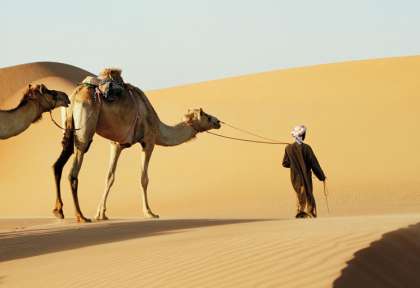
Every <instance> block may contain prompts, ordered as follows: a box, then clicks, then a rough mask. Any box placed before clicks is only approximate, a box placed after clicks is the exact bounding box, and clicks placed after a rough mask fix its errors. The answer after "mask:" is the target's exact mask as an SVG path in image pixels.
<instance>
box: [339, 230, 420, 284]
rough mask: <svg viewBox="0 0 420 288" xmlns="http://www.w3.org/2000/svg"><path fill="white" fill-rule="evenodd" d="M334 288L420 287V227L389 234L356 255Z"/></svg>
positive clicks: (342, 272) (348, 263)
mask: <svg viewBox="0 0 420 288" xmlns="http://www.w3.org/2000/svg"><path fill="white" fill-rule="evenodd" d="M333 287H336V288H346V287H352V288H353V287H358V288H361V287H381V288H385V287H398V288H403V287H407V288H408V287H410V288H411V287H412V288H418V287H420V223H418V224H415V225H411V226H409V227H407V228H403V229H399V230H396V231H392V232H389V233H386V234H384V235H383V236H382V238H381V239H379V240H377V241H375V242H372V243H371V244H370V245H369V247H367V248H365V249H362V250H360V251H358V252H356V253H355V254H354V257H353V259H351V260H350V261H349V262H347V267H346V268H344V269H343V270H342V271H341V275H340V277H339V278H337V279H336V280H335V281H334V286H333Z"/></svg>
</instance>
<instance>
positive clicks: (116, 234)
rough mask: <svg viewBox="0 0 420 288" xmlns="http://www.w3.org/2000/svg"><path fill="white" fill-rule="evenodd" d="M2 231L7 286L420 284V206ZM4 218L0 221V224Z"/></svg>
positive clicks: (1, 267) (0, 255)
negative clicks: (398, 211)
mask: <svg viewBox="0 0 420 288" xmlns="http://www.w3.org/2000/svg"><path fill="white" fill-rule="evenodd" d="M44 221H45V222H46V224H43V225H42V224H40V223H39V221H35V222H34V223H32V225H34V226H31V223H28V222H27V223H26V225H27V226H26V228H22V227H19V228H18V229H13V230H9V231H5V230H2V232H1V233H0V244H1V245H0V261H1V262H0V279H1V282H0V285H3V286H4V287H45V284H46V283H48V287H52V286H53V287H419V285H420V278H419V277H418V267H420V257H419V256H420V245H419V239H420V224H419V221H420V214H412V215H381V216H360V217H356V216H353V217H334V218H324V219H317V220H309V221H305V220H289V219H276V220H270V219H267V220H264V219H162V220H159V221H147V220H138V219H131V220H113V221H110V222H106V223H93V224H89V225H78V224H74V223H73V224H72V223H59V222H58V220H57V221H56V220H54V221H53V222H55V223H51V220H44ZM2 225H3V224H2Z"/></svg>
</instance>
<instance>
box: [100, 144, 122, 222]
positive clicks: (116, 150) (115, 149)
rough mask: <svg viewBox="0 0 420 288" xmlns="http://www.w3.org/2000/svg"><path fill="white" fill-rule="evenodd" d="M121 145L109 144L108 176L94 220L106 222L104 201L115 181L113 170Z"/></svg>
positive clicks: (115, 166)
mask: <svg viewBox="0 0 420 288" xmlns="http://www.w3.org/2000/svg"><path fill="white" fill-rule="evenodd" d="M122 149H123V148H122V147H121V145H119V144H118V143H111V153H110V158H109V167H108V176H107V179H106V183H105V191H104V193H103V194H102V199H101V202H99V205H98V210H97V212H96V217H95V219H96V220H108V217H106V215H105V212H106V201H107V198H108V195H109V191H110V190H111V187H112V185H113V184H114V180H115V170H116V168H117V163H118V159H119V157H120V154H121V151H122Z"/></svg>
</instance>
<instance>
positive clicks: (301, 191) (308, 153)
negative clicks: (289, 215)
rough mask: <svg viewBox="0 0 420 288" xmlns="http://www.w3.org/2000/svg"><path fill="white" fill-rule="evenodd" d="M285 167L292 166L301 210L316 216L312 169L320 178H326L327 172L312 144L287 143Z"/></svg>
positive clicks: (294, 186)
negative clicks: (325, 172)
mask: <svg viewBox="0 0 420 288" xmlns="http://www.w3.org/2000/svg"><path fill="white" fill-rule="evenodd" d="M283 167H286V168H290V178H291V180H292V186H293V188H294V190H295V191H296V194H297V196H298V202H299V203H298V210H299V212H305V207H307V208H308V209H307V212H309V213H310V214H311V215H312V216H313V217H316V204H315V198H314V196H313V188H312V171H313V172H314V174H315V176H316V177H317V178H318V179H319V180H320V181H324V180H325V174H324V172H323V171H322V169H321V166H320V165H319V163H318V160H317V159H316V156H315V153H314V152H313V151H312V148H311V146H309V145H308V144H305V143H302V144H298V143H296V142H295V143H293V144H289V145H287V147H286V149H285V153H284V158H283Z"/></svg>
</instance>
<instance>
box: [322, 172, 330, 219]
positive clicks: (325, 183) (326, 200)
mask: <svg viewBox="0 0 420 288" xmlns="http://www.w3.org/2000/svg"><path fill="white" fill-rule="evenodd" d="M326 181H327V180H324V181H323V182H322V183H324V196H325V203H326V204H327V211H328V214H330V207H329V205H328V190H327V182H326Z"/></svg>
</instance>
